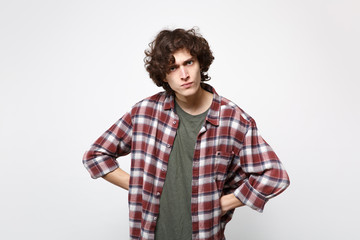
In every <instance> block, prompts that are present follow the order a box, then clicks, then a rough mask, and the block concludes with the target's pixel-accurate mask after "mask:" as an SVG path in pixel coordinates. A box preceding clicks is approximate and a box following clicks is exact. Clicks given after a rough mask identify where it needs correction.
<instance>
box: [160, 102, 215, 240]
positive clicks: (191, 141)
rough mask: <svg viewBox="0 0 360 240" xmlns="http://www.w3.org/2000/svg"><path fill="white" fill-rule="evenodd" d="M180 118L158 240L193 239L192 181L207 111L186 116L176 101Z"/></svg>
mask: <svg viewBox="0 0 360 240" xmlns="http://www.w3.org/2000/svg"><path fill="white" fill-rule="evenodd" d="M175 111H176V113H177V114H178V116H179V126H178V129H177V131H176V136H175V140H174V145H173V148H172V150H171V153H170V158H169V163H168V170H167V173H166V178H165V183H164V188H163V192H162V194H161V197H160V213H159V218H158V220H157V224H156V230H155V239H156V240H169V239H171V240H190V239H191V238H192V219H191V192H192V188H191V181H192V164H193V156H194V151H195V144H196V140H197V136H198V134H199V132H200V129H201V127H202V125H203V124H204V121H205V117H206V115H207V112H208V111H206V112H204V113H202V114H199V115H191V114H188V113H186V112H185V111H184V110H182V109H181V108H180V106H179V105H178V104H177V103H176V102H175Z"/></svg>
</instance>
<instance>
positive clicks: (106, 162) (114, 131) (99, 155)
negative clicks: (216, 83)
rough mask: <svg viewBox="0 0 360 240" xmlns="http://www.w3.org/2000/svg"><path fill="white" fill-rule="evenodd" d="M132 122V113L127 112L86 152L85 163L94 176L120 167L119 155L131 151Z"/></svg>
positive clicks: (96, 176)
mask: <svg viewBox="0 0 360 240" xmlns="http://www.w3.org/2000/svg"><path fill="white" fill-rule="evenodd" d="M131 139H132V123H131V116H130V113H126V114H125V115H124V116H123V117H122V118H120V119H119V120H118V121H117V122H116V123H115V124H114V125H112V126H111V127H110V128H109V129H108V130H107V131H106V132H105V133H104V134H102V135H101V136H100V137H99V138H98V139H97V140H96V141H95V142H94V143H93V144H92V146H91V148H90V149H89V150H88V151H86V152H85V154H84V157H83V164H84V166H85V168H86V169H87V170H88V171H89V173H90V176H91V177H92V178H99V177H102V176H104V175H106V174H107V173H109V172H112V171H114V170H115V169H116V168H118V167H119V164H118V162H117V160H116V158H118V157H119V156H124V155H127V154H129V153H130V150H131Z"/></svg>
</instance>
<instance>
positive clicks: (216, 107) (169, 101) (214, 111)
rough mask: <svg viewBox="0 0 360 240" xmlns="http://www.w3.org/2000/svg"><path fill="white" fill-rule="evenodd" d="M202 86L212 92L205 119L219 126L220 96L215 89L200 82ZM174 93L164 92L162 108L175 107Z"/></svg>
mask: <svg viewBox="0 0 360 240" xmlns="http://www.w3.org/2000/svg"><path fill="white" fill-rule="evenodd" d="M201 86H202V88H204V89H205V90H206V91H209V92H211V93H213V101H212V104H211V106H210V108H209V112H208V114H207V116H206V121H208V122H209V123H211V124H212V125H214V126H219V118H220V107H221V97H220V96H219V95H218V94H217V92H216V91H215V89H214V88H213V87H212V86H210V85H209V84H206V83H201ZM174 100H175V98H174V94H166V97H165V100H164V110H170V109H175V103H174Z"/></svg>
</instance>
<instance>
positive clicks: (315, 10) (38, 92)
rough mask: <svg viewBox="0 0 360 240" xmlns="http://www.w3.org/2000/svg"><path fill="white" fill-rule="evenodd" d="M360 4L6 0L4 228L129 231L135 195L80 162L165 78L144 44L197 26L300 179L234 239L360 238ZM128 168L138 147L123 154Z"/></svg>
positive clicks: (0, 215) (226, 84)
mask: <svg viewBox="0 0 360 240" xmlns="http://www.w3.org/2000/svg"><path fill="white" fill-rule="evenodd" d="M359 12H360V2H359V1H356V0H353V1H351V0H302V1H300V0H299V1H286V0H274V1H265V0H263V1H260V0H259V1H230V0H224V1H214V0H198V1H191V0H182V1H165V0H162V1H136V0H135V1H119V0H118V1H114V0H102V1H94V0H91V1H89V0H87V1H85V0H72V1H65V0H64V1H54V0H52V1H51V0H48V1H45V0H43V1H40V0H33V1H26V0H12V1H5V0H1V1H0V114H1V115H0V161H1V164H0V171H1V174H0V191H1V197H0V229H1V230H0V239H6V240H13V239H17V240H18V239H19V240H20V239H21V240H22V239H37V240H42V239H52V240H57V239H88V240H91V239H94V240H95V239H109V240H111V239H114V240H115V239H127V238H128V209H127V193H126V192H125V191H122V190H121V189H117V188H116V187H114V186H112V185H110V184H108V183H107V182H105V181H104V180H102V179H100V180H92V179H91V178H90V177H89V175H88V173H87V172H86V170H85V169H84V168H83V166H82V163H81V159H82V155H83V153H84V151H85V150H86V149H88V148H89V146H90V144H91V143H92V142H93V141H94V140H95V139H96V138H97V137H98V136H99V135H100V134H102V132H103V131H105V130H106V129H107V128H108V127H109V126H110V125H111V124H112V123H113V122H115V121H116V120H117V119H118V118H119V117H120V116H121V115H122V114H123V113H125V111H127V110H128V109H129V108H130V107H131V106H132V105H133V104H134V103H135V102H137V101H139V100H141V99H143V98H145V97H147V96H149V95H152V94H154V93H155V92H157V91H159V90H161V89H158V88H157V87H156V86H155V85H153V83H152V82H151V80H149V78H148V76H147V73H146V71H145V69H144V67H143V57H144V54H143V51H144V50H145V49H146V48H147V44H148V43H149V42H150V41H151V40H152V39H153V38H154V36H155V35H156V34H157V32H158V31H160V30H162V29H163V28H167V27H169V28H174V27H183V28H189V27H192V26H198V27H199V28H200V31H201V33H202V34H203V36H204V37H205V38H207V39H208V41H209V43H210V45H211V47H212V50H213V52H214V55H215V62H214V63H213V65H212V67H211V70H210V75H211V76H212V80H211V84H212V85H213V86H214V87H215V88H216V90H217V91H218V92H219V93H220V94H221V95H224V96H226V97H227V98H230V99H231V100H233V101H234V102H236V103H237V104H238V105H240V106H241V107H242V108H243V109H244V110H245V111H246V112H248V113H249V114H250V115H252V116H253V117H254V118H255V119H256V121H257V124H258V127H259V128H260V130H261V132H262V135H263V136H264V138H265V139H266V140H267V141H268V142H269V143H270V145H272V147H273V148H274V149H275V151H276V152H277V154H278V155H279V157H280V158H281V160H282V162H283V163H284V165H285V167H286V169H287V170H288V172H289V175H290V178H291V186H290V188H289V189H288V190H287V191H285V192H284V193H283V194H281V195H280V196H278V197H277V198H274V199H272V200H270V201H269V203H268V204H267V206H266V207H265V211H264V213H263V214H259V213H257V212H255V211H253V210H251V209H250V208H246V207H245V208H241V209H238V210H236V213H235V217H234V219H233V220H232V221H231V222H230V223H229V224H228V226H227V230H226V234H227V238H228V239H230V240H232V239H251V240H253V239H255V240H257V239H276V240H282V239H284V240H285V239H286V240H288V239H292V240H293V239H295V240H296V239H299V240H300V239H301V240H302V239H340V238H341V239H359V237H360V234H359V231H358V229H357V228H358V221H357V220H356V219H357V217H358V215H359V213H360V211H359V210H360V209H359V204H358V199H359V196H360V191H359V183H360V181H359V177H358V175H357V173H358V171H359V167H360V164H359V160H360V159H359V155H358V149H359V137H358V136H359V133H360V127H359V122H360V110H359V102H360V97H359V94H358V92H359V80H360V73H359V66H360V60H359V59H360V58H359V56H360V47H359V42H360V28H359V23H360V14H359ZM120 163H121V165H122V166H123V168H125V169H128V168H129V157H126V158H124V159H120Z"/></svg>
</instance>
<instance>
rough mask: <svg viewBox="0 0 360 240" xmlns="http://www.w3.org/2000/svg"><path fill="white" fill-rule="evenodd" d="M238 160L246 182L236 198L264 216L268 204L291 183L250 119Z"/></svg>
mask: <svg viewBox="0 0 360 240" xmlns="http://www.w3.org/2000/svg"><path fill="white" fill-rule="evenodd" d="M238 157H239V158H240V165H241V170H242V171H243V172H244V173H245V176H246V178H245V179H244V181H243V182H242V184H241V185H240V186H239V187H238V188H237V189H236V190H235V191H234V195H235V196H236V197H237V198H238V199H239V200H240V201H241V202H242V203H244V204H246V205H247V206H249V207H251V208H252V209H255V210H256V211H259V212H262V211H263V209H264V206H265V203H266V202H267V201H268V200H269V199H270V198H272V197H274V196H276V195H278V194H280V193H281V192H282V191H284V190H285V189H286V188H287V187H288V186H289V184H290V180H289V177H288V174H287V172H286V171H285V169H284V167H283V165H282V163H281V162H280V161H279V159H278V157H277V155H276V154H275V152H274V151H273V150H272V148H271V147H270V146H269V145H268V144H267V143H266V142H265V140H264V139H263V138H262V137H261V136H260V135H259V133H258V130H257V127H256V123H255V121H254V120H253V119H250V124H249V126H248V130H247V132H246V135H245V137H244V142H243V146H242V149H241V150H240V153H239V156H238Z"/></svg>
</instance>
